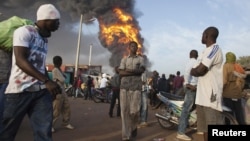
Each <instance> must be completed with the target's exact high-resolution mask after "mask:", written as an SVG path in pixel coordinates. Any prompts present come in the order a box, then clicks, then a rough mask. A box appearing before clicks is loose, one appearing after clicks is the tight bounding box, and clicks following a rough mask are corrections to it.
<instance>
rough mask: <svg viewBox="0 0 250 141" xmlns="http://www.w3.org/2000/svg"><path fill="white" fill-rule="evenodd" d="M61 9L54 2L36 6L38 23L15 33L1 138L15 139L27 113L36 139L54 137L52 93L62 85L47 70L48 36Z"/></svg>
mask: <svg viewBox="0 0 250 141" xmlns="http://www.w3.org/2000/svg"><path fill="white" fill-rule="evenodd" d="M59 19H60V13H59V11H58V10H57V9H56V8H55V7H54V6H53V5H51V4H44V5H41V6H40V7H39V9H38V10H37V22H36V23H35V25H27V26H22V27H20V28H18V29H16V30H15V32H14V35H13V55H12V68H11V74H10V78H9V85H8V86H7V88H6V91H5V94H6V95H5V101H4V104H5V105H4V113H3V121H2V123H3V129H1V130H0V140H1V141H14V139H15V136H16V134H17V131H18V129H19V126H20V124H21V123H22V120H23V118H24V116H25V115H26V114H28V116H29V118H30V123H31V126H32V129H33V131H34V132H33V135H34V140H35V141H52V132H51V128H52V120H53V116H52V113H53V107H52V99H53V96H55V95H56V94H58V93H60V91H61V89H60V87H59V86H58V85H57V83H55V82H54V81H51V80H50V79H49V77H48V74H47V71H46V62H45V61H46V56H47V51H48V46H47V44H48V40H47V38H48V37H50V36H51V32H54V31H56V30H57V29H58V27H59Z"/></svg>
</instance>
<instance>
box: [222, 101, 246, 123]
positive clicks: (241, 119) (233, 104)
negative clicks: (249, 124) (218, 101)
mask: <svg viewBox="0 0 250 141" xmlns="http://www.w3.org/2000/svg"><path fill="white" fill-rule="evenodd" d="M223 103H224V105H225V106H227V107H228V108H230V109H231V110H232V111H231V112H230V113H231V114H232V115H233V116H234V117H235V118H236V120H237V121H238V123H239V124H240V125H244V124H246V122H245V116H244V115H245V112H244V109H243V106H242V103H241V99H237V101H234V100H232V99H231V98H223Z"/></svg>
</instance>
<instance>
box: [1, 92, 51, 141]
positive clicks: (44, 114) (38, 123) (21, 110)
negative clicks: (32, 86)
mask: <svg viewBox="0 0 250 141" xmlns="http://www.w3.org/2000/svg"><path fill="white" fill-rule="evenodd" d="M4 108H5V109H4V113H3V129H2V130H1V131H0V140H1V141H14V139H15V136H16V134H17V131H18V129H19V127H20V124H21V123H22V120H23V118H24V116H25V115H26V114H28V116H29V119H30V124H31V126H32V129H33V135H34V141H52V132H51V128H52V120H53V107H52V96H51V94H50V93H49V92H48V90H47V89H44V90H41V91H38V92H23V93H19V94H6V95H5V100H4Z"/></svg>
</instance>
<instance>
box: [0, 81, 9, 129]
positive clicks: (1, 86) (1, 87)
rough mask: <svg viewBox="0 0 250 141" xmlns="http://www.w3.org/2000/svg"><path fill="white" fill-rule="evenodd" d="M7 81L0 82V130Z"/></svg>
mask: <svg viewBox="0 0 250 141" xmlns="http://www.w3.org/2000/svg"><path fill="white" fill-rule="evenodd" d="M7 85H8V83H2V84H0V130H1V129H2V119H3V110H4V104H3V103H4V92H5V89H6V87H7Z"/></svg>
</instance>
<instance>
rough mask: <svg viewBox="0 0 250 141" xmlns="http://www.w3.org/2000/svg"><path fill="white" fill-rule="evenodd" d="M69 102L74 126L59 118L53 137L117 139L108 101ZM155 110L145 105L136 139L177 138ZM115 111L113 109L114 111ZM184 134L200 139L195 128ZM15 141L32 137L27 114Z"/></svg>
mask: <svg viewBox="0 0 250 141" xmlns="http://www.w3.org/2000/svg"><path fill="white" fill-rule="evenodd" d="M69 100H70V103H71V110H72V118H71V124H72V125H73V126H75V129H74V130H68V129H65V128H63V127H62V126H61V119H60V120H59V121H58V122H57V124H56V126H55V130H56V132H55V133H53V140H54V141H121V118H118V117H113V118H110V117H109V116H108V111H109V104H108V103H94V102H93V101H90V100H83V99H82V98H77V99H73V98H69ZM155 112H156V110H152V109H151V108H150V107H149V115H148V123H149V126H148V127H144V128H140V129H138V135H137V141H160V139H161V141H179V139H176V138H175V136H176V130H177V129H174V130H166V129H163V128H161V127H160V125H159V124H158V123H157V119H156V118H155V116H154V114H155ZM115 114H116V112H115V110H114V115H115ZM187 135H189V136H191V137H192V139H193V141H202V136H201V135H197V134H196V132H195V130H189V132H188V133H187ZM15 141H33V135H32V130H31V127H30V125H29V121H28V117H25V119H24V121H23V123H22V125H21V127H20V129H19V131H18V134H17V136H16V140H15Z"/></svg>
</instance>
